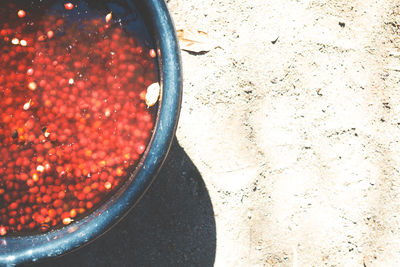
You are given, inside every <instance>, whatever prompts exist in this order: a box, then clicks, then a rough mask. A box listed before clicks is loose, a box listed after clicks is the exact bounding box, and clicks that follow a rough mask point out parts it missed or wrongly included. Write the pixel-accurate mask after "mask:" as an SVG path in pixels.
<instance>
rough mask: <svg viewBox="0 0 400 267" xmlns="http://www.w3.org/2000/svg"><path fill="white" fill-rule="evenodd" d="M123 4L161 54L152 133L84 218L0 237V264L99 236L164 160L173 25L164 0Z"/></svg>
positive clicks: (172, 94) (171, 100)
mask: <svg viewBox="0 0 400 267" xmlns="http://www.w3.org/2000/svg"><path fill="white" fill-rule="evenodd" d="M125 2H127V3H128V4H134V5H135V6H136V7H137V9H138V10H139V11H140V13H141V15H142V17H143V18H144V19H145V21H146V26H147V28H148V30H149V32H150V35H151V38H152V39H153V41H154V44H155V46H156V48H157V49H158V51H159V55H160V56H159V67H160V79H161V84H162V88H163V91H162V98H161V100H160V104H159V111H158V116H157V121H156V126H155V131H154V134H153V136H152V140H151V142H150V144H149V146H148V147H147V150H146V152H145V154H144V157H143V158H142V160H141V162H140V163H139V165H138V167H137V168H136V170H135V171H133V172H132V173H131V174H130V177H129V179H128V181H127V182H126V183H125V184H124V185H123V186H121V188H119V190H118V191H116V192H115V194H114V195H113V196H112V197H111V198H110V199H108V200H107V201H106V202H105V203H104V204H103V205H102V206H100V207H99V208H98V209H96V210H95V211H94V212H93V213H91V214H90V215H88V216H87V217H85V218H83V219H81V220H79V221H76V222H74V223H73V224H71V225H69V226H66V227H63V228H61V229H57V230H53V231H51V232H48V233H44V234H38V235H31V236H9V237H7V236H6V237H1V238H0V266H4V265H6V266H13V265H16V264H19V263H23V262H35V261H37V260H40V259H44V258H48V257H54V256H58V255H61V254H63V253H66V252H68V251H71V250H73V249H77V248H79V247H81V246H82V245H84V244H86V243H88V242H89V241H92V240H93V239H95V238H97V237H99V236H100V235H102V234H103V233H104V232H105V231H107V230H108V229H110V228H111V226H112V225H114V224H116V223H117V222H118V221H119V220H121V219H122V218H123V216H124V215H126V214H127V213H128V211H129V210H130V209H131V208H132V207H133V206H134V205H135V204H136V203H137V202H138V201H139V200H140V198H141V197H142V196H143V194H144V193H145V192H146V190H147V189H148V188H149V186H150V185H151V183H152V182H153V180H154V178H155V177H156V174H157V172H158V171H159V169H160V168H161V166H162V164H163V162H164V160H165V158H166V155H167V153H168V151H169V148H170V146H171V142H172V140H173V137H174V135H175V131H176V127H177V122H178V117H179V111H180V105H181V97H182V76H181V63H180V54H179V47H178V43H177V39H176V34H175V29H174V25H173V23H172V21H171V18H170V15H169V12H168V9H167V6H166V4H165V2H164V1H163V0H135V1H129V0H126V1H125ZM129 2H130V3H129Z"/></svg>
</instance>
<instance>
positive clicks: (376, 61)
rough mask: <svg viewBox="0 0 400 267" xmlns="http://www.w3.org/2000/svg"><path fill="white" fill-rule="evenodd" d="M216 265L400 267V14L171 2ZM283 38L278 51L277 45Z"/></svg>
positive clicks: (366, 6)
mask: <svg viewBox="0 0 400 267" xmlns="http://www.w3.org/2000/svg"><path fill="white" fill-rule="evenodd" d="M168 5H169V8H170V11H171V14H172V17H173V19H174V21H175V25H176V28H177V29H199V30H203V31H205V32H207V33H209V34H210V36H211V37H212V38H213V39H215V40H216V41H217V42H218V44H219V46H220V48H215V49H213V50H211V51H210V52H208V53H206V54H201V55H193V54H189V53H187V52H182V61H183V70H184V97H183V106H182V115H181V119H180V124H179V129H178V132H177V139H178V142H179V145H180V146H181V147H182V148H183V149H184V151H185V153H186V154H187V156H188V157H189V158H190V159H191V161H192V162H193V164H194V165H195V167H196V168H197V169H198V171H199V173H200V175H201V178H202V180H203V181H204V183H205V186H206V188H207V190H208V194H209V197H210V199H211V203H212V209H213V212H214V219H215V225H216V251H215V258H213V257H214V255H213V253H210V256H209V257H211V258H212V260H213V261H214V264H215V266H367V267H369V266H400V231H399V227H400V214H399V211H400V197H399V194H400V179H399V178H400V177H399V176H400V173H399V170H400V168H399V166H400V144H399V140H400V112H399V111H400V106H399V103H400V91H399V90H398V89H399V81H400V62H399V58H400V50H399V46H400V39H399V32H400V15H398V14H399V13H398V12H399V10H400V6H396V1H390V0H381V1H379V0H376V1H375V0H355V1H345V0H342V1H340V0H332V1H322V0H314V1H312V0H309V1H307V0H303V1H301V0H298V1H295V0H292V1H290V0H280V1H267V0H252V1H237V0H218V1H214V0H203V1H196V0H170V1H168ZM276 39H278V40H277V41H276V42H272V41H274V40H276Z"/></svg>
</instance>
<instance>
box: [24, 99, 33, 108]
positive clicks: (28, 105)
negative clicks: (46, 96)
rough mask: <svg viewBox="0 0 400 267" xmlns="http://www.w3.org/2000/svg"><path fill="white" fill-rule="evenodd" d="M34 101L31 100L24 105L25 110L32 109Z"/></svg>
mask: <svg viewBox="0 0 400 267" xmlns="http://www.w3.org/2000/svg"><path fill="white" fill-rule="evenodd" d="M31 103H32V99H29V101H28V102H26V103H25V104H24V110H28V109H29V108H30V107H31Z"/></svg>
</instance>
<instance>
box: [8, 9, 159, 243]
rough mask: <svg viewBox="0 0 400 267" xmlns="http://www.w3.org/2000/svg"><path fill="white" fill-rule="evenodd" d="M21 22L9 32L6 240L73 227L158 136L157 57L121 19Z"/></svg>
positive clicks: (24, 17) (23, 15)
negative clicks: (152, 89) (154, 100)
mask: <svg viewBox="0 0 400 267" xmlns="http://www.w3.org/2000/svg"><path fill="white" fill-rule="evenodd" d="M72 7H73V6H72ZM66 9H67V8H66ZM71 9H72V8H71ZM67 10H69V9H67ZM66 12H68V11H66ZM11 15H13V16H14V17H16V20H15V19H14V20H11V19H10V23H5V24H2V26H1V29H0V66H1V68H0V106H1V108H2V113H1V114H0V155H1V156H0V236H1V235H5V234H7V233H32V232H36V231H48V230H49V229H52V228H54V227H58V226H60V225H67V224H69V223H71V222H72V221H73V220H76V219H78V218H80V217H82V216H84V215H86V214H87V212H90V210H92V209H93V208H94V207H95V206H96V205H98V204H99V203H101V201H102V200H104V199H105V198H107V196H108V195H109V193H110V192H112V190H113V189H115V188H116V187H117V186H118V185H119V184H121V183H122V182H123V179H124V178H125V177H126V176H127V170H128V168H130V167H132V166H134V165H135V163H136V162H137V161H138V159H139V157H140V155H141V154H142V153H143V152H144V150H145V148H146V145H147V143H148V141H149V139H150V136H151V134H152V130H153V126H154V116H153V115H152V113H151V111H150V110H149V109H148V108H147V106H146V105H145V103H144V98H145V94H146V88H147V87H148V86H149V85H150V84H152V83H154V82H155V81H156V78H157V77H156V74H155V66H154V59H153V57H154V55H152V54H154V50H151V52H150V54H149V50H148V49H147V50H145V49H144V48H142V47H141V46H140V44H139V43H138V42H137V41H136V40H135V38H134V37H132V36H131V35H130V34H127V33H126V32H124V31H123V30H122V29H121V28H120V26H119V25H118V24H116V25H113V24H112V22H110V19H111V17H109V18H108V19H107V20H108V21H105V20H104V18H100V19H87V20H82V21H80V22H79V23H73V22H71V21H66V20H65V19H63V18H62V17H61V16H55V15H53V16H47V17H46V18H43V19H41V20H39V21H35V22H34V23H33V22H31V21H30V18H29V12H28V11H26V12H25V11H21V10H20V11H18V9H17V10H15V13H13V14H11ZM11 15H10V16H11ZM108 16H110V15H108ZM12 21H13V22H12Z"/></svg>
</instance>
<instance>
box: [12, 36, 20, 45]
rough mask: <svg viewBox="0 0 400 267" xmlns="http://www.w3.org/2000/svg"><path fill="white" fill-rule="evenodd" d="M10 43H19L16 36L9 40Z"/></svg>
mask: <svg viewBox="0 0 400 267" xmlns="http://www.w3.org/2000/svg"><path fill="white" fill-rule="evenodd" d="M11 43H12V44H13V45H17V44H19V40H18V38H13V39H12V40H11Z"/></svg>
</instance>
